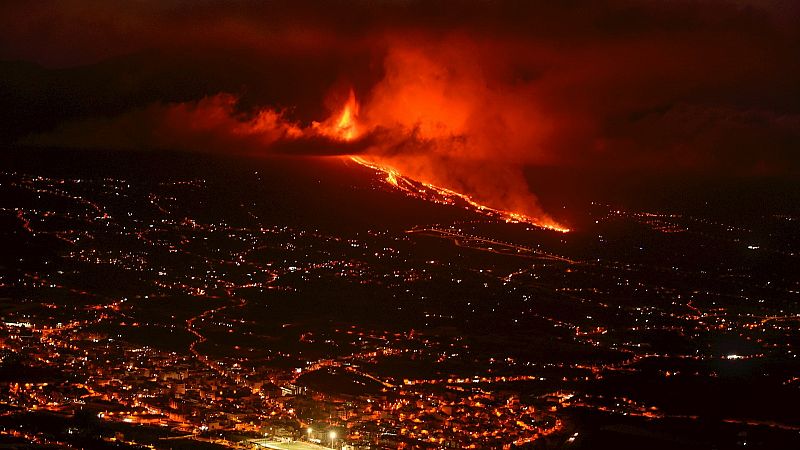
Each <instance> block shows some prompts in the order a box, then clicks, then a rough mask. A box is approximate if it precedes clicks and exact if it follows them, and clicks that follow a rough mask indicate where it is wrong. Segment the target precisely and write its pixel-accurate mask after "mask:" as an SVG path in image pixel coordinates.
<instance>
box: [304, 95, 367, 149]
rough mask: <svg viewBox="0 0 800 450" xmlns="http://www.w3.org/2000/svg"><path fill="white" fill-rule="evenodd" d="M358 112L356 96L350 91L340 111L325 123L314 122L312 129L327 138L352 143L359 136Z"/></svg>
mask: <svg viewBox="0 0 800 450" xmlns="http://www.w3.org/2000/svg"><path fill="white" fill-rule="evenodd" d="M358 110H359V106H358V101H356V94H355V92H353V90H352V89H351V90H350V94H349V95H348V97H347V101H346V102H345V104H344V106H342V109H341V110H340V111H338V112H337V113H336V114H334V115H333V116H332V117H331V118H329V119H328V120H326V121H325V122H322V123H320V122H314V123H313V124H312V129H314V130H316V131H317V132H319V133H320V134H322V135H323V136H327V137H329V138H333V139H337V140H340V141H345V142H350V141H354V140H356V139H357V138H358V137H360V136H361V127H360V126H359V124H358Z"/></svg>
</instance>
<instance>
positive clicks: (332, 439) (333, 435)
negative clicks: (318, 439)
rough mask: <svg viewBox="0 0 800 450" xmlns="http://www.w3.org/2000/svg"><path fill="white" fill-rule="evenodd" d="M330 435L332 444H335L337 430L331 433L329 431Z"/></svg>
mask: <svg viewBox="0 0 800 450" xmlns="http://www.w3.org/2000/svg"><path fill="white" fill-rule="evenodd" d="M328 437H329V438H331V445H333V443H334V441H336V432H335V431H333V430H331V431H330V433H328Z"/></svg>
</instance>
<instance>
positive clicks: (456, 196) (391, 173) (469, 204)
mask: <svg viewBox="0 0 800 450" xmlns="http://www.w3.org/2000/svg"><path fill="white" fill-rule="evenodd" d="M349 158H350V160H351V161H353V162H355V163H357V164H360V165H362V166H364V167H368V168H370V169H372V170H375V171H377V172H380V173H383V174H384V175H386V178H385V180H384V181H386V182H387V183H388V184H390V185H392V186H394V187H395V188H397V189H400V190H401V191H403V192H404V193H406V194H407V195H409V196H411V197H416V198H420V199H423V200H427V201H430V202H433V203H440V204H446V205H458V204H459V203H461V204H463V205H464V207H465V208H467V209H471V210H473V211H476V212H479V213H481V214H484V215H486V216H489V217H494V218H498V219H501V220H505V221H506V222H523V223H529V224H531V225H535V226H538V227H541V228H545V229H548V230H553V231H559V232H561V233H567V232H569V231H570V230H569V228H566V227H563V226H562V225H560V224H558V223H556V222H553V221H541V220H538V219H535V218H533V217H529V216H527V215H525V214H522V213H518V212H513V211H503V210H500V209H496V208H492V207H491V206H487V205H483V204H481V203H478V202H476V201H475V200H473V199H472V198H471V197H470V196H469V195H466V194H462V193H460V192H455V191H453V190H450V189H447V188H443V187H440V186H436V185H433V184H431V183H425V182H421V181H418V180H414V179H412V178H409V177H406V176H404V175H403V174H401V173H400V172H399V171H397V170H396V169H394V168H392V167H388V166H382V165H378V164H375V163H373V162H370V161H368V160H366V159H364V158H363V157H361V156H350V157H349Z"/></svg>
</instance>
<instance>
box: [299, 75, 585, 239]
mask: <svg viewBox="0 0 800 450" xmlns="http://www.w3.org/2000/svg"><path fill="white" fill-rule="evenodd" d="M358 112H359V105H358V102H357V101H356V97H355V94H354V93H353V91H352V90H351V91H350V95H349V96H348V99H347V102H346V103H345V104H344V106H343V107H342V109H341V111H339V112H338V113H336V114H334V115H333V116H332V117H331V118H330V119H328V120H326V121H325V122H323V123H314V126H313V128H314V129H315V130H316V131H317V132H319V133H320V134H322V135H324V136H327V137H330V138H332V139H336V140H340V141H345V142H351V141H355V140H358V139H359V138H361V137H363V136H362V135H363V127H362V126H361V125H360V124H359V122H358ZM347 158H349V159H350V160H351V161H353V162H355V163H357V164H359V165H362V166H364V167H368V168H370V169H372V170H375V171H377V172H379V173H382V174H383V175H385V178H384V181H386V183H387V184H389V185H391V186H392V187H394V188H396V189H399V190H400V191H402V192H404V193H405V194H406V195H409V196H411V197H415V198H419V199H422V200H426V201H429V202H434V203H440V204H445V205H455V206H463V207H465V208H467V209H469V210H472V211H476V212H479V213H481V214H483V215H486V216H489V217H493V218H497V219H500V220H505V221H507V222H524V223H529V224H532V225H535V226H538V227H541V228H546V229H549V230H554V231H559V232H562V233H566V232H568V231H570V230H569V229H568V228H565V227H563V226H561V225H560V224H558V223H556V222H555V221H553V220H550V219H549V218H548V219H544V220H542V219H537V218H534V217H530V216H528V215H526V214H523V213H521V212H515V211H505V210H502V209H498V208H493V207H491V206H488V205H484V204H481V203H479V202H477V201H475V200H474V199H473V198H472V197H471V196H469V195H467V194H463V193H460V192H456V191H454V190H451V189H447V188H445V187H441V186H437V185H435V184H432V183H428V182H425V181H421V180H417V179H414V178H411V177H409V176H407V175H404V174H402V173H401V172H400V171H399V170H397V169H396V168H394V167H392V166H389V165H386V164H381V163H378V162H376V161H375V159H373V158H371V157H370V155H358V156H355V155H351V156H347Z"/></svg>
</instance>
